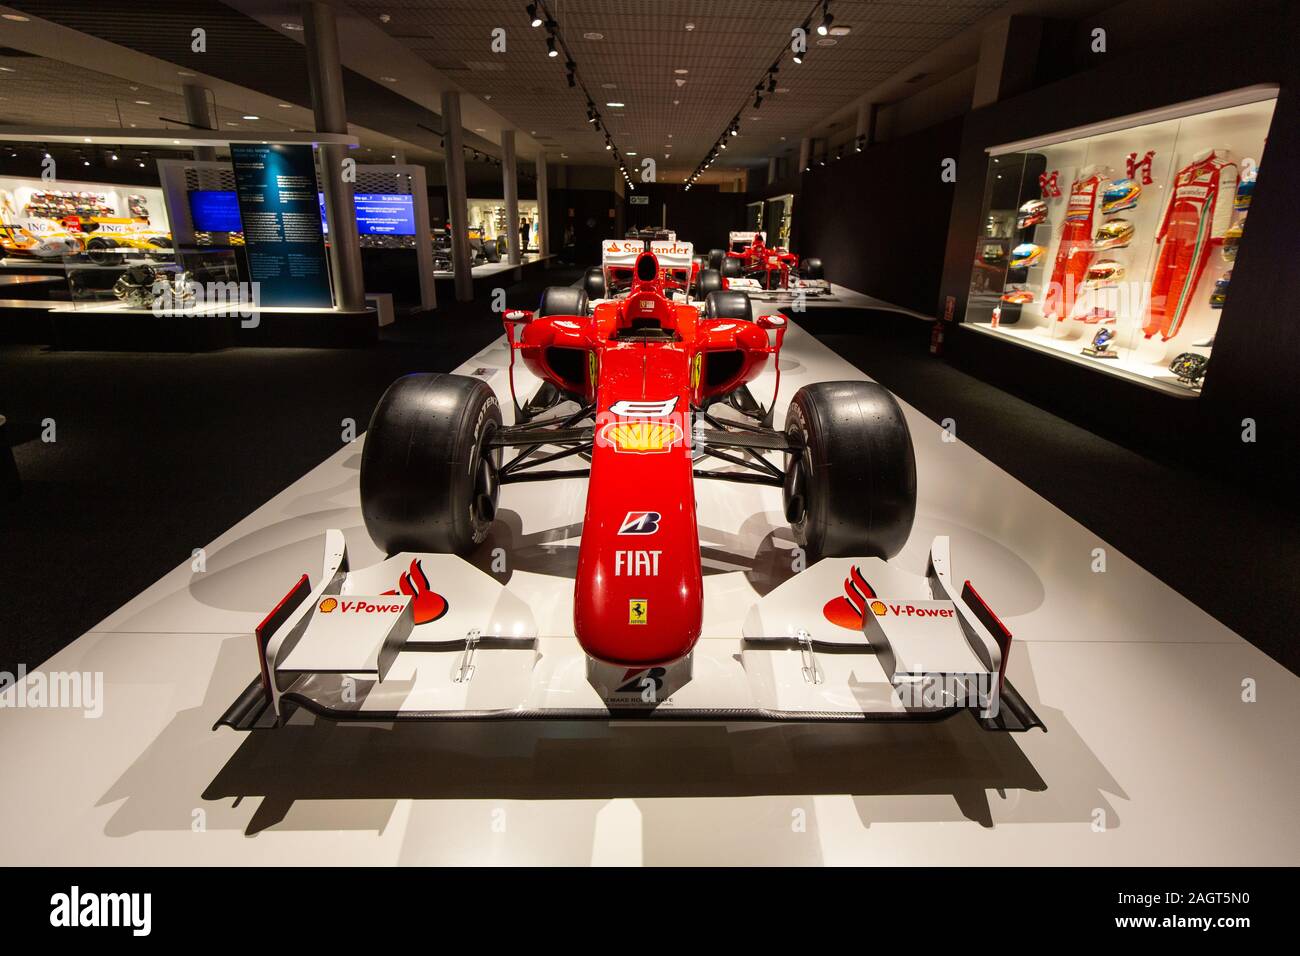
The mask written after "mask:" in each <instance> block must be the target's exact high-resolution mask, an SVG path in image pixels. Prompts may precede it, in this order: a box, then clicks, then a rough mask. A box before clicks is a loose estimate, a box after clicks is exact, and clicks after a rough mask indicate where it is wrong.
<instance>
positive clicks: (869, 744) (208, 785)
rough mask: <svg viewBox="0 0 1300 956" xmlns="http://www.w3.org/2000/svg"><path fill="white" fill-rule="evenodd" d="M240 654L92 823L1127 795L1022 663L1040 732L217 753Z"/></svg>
mask: <svg viewBox="0 0 1300 956" xmlns="http://www.w3.org/2000/svg"><path fill="white" fill-rule="evenodd" d="M255 666H256V665H255V661H254V658H253V655H252V653H251V647H250V643H249V639H248V638H243V637H231V638H227V639H225V640H224V642H223V644H222V647H221V650H220V653H219V655H218V660H217V663H216V666H215V668H214V671H213V679H212V680H211V681H210V683H209V686H208V690H207V693H206V695H205V699H204V701H203V703H202V704H201V705H200V706H199V707H195V708H190V709H187V710H183V711H180V712H179V713H177V715H176V716H175V718H174V719H173V720H172V721H171V723H170V724H169V725H168V727H167V728H166V729H165V730H164V731H163V732H162V733H161V734H159V736H158V737H157V738H156V739H155V740H154V741H153V743H152V744H151V745H150V746H149V747H148V748H147V749H146V751H145V752H144V753H143V754H142V755H141V756H140V757H139V759H138V760H137V761H136V762H135V763H134V764H133V765H132V766H131V767H130V768H129V769H128V770H127V771H126V772H125V773H124V774H123V775H122V776H121V777H120V778H119V780H118V781H117V782H116V783H115V785H114V786H113V787H112V788H111V789H110V790H109V792H108V793H106V794H104V795H103V796H102V797H101V798H100V800H99V805H101V806H103V805H108V804H113V803H117V804H119V805H118V806H117V808H116V809H115V811H114V813H113V816H112V817H111V819H110V821H109V823H108V824H107V826H106V832H107V833H108V835H110V836H115V837H124V836H128V835H130V834H133V833H138V832H150V831H157V830H182V829H191V828H192V820H193V819H194V818H195V817H196V816H197V814H198V810H200V809H201V810H202V811H203V812H202V816H203V818H204V821H205V826H206V828H207V829H209V830H226V831H229V830H242V831H243V832H244V834H245V835H247V836H253V835H256V834H258V833H261V832H264V831H267V830H275V831H281V832H296V831H321V830H327V831H370V832H373V833H375V834H376V835H378V834H382V833H383V832H384V831H385V830H386V829H387V828H388V827H389V826H390V825H392V824H394V814H395V813H396V811H397V808H398V805H399V803H400V802H401V801H406V800H413V801H443V802H441V803H419V804H418V805H417V806H418V811H419V814H420V816H421V818H422V819H425V820H426V822H429V825H430V826H434V827H436V828H438V827H442V826H445V825H446V821H443V820H433V821H431V822H430V820H429V818H430V815H434V816H435V817H436V815H437V814H440V813H443V812H444V811H445V813H446V814H449V815H451V816H455V815H456V814H457V813H458V812H460V810H458V808H461V807H464V806H468V805H473V806H478V805H479V804H478V803H469V804H463V803H458V802H457V801H470V802H474V801H480V802H481V801H542V802H549V801H573V802H574V803H573V804H572V805H571V807H566V814H567V815H569V816H572V814H579V815H580V816H581V817H582V819H581V821H580V825H579V826H578V827H577V831H578V832H587V831H588V830H590V829H591V827H590V826H589V824H592V820H590V819H588V816H591V817H594V816H595V815H596V814H597V813H599V812H600V809H601V808H602V807H604V806H608V805H609V802H610V801H615V800H632V801H655V800H662V799H664V798H679V799H691V800H709V799H723V800H726V801H727V802H726V803H725V804H722V805H723V806H727V807H736V808H740V807H744V808H747V809H745V810H743V811H741V810H737V811H736V813H735V814H723V815H722V817H721V818H720V820H721V821H722V823H721V824H720V825H726V826H731V827H736V828H739V829H741V830H744V829H745V828H747V827H755V826H760V825H761V826H771V825H772V824H771V819H772V815H773V814H774V813H775V814H776V815H777V816H779V817H781V818H782V819H783V820H786V821H787V824H786V825H788V819H789V817H788V814H789V813H793V812H798V813H804V814H809V815H813V816H815V813H816V810H815V806H814V803H813V801H812V800H811V797H813V796H816V795H819V794H833V795H849V796H851V797H852V798H853V804H854V807H855V809H856V812H857V817H858V821H859V823H860V825H861V826H862V827H864V828H866V827H870V826H871V825H873V824H878V823H888V822H944V823H960V822H962V821H970V822H973V823H976V824H978V825H979V826H981V827H995V826H999V827H1000V826H1013V825H1016V824H1024V823H1078V824H1081V825H1087V824H1093V823H1095V821H1096V820H1097V819H1098V812H1099V811H1101V812H1102V813H1103V814H1104V817H1103V818H1104V819H1105V821H1106V825H1107V827H1108V828H1110V829H1113V828H1115V827H1116V826H1118V825H1119V815H1118V812H1117V811H1116V809H1115V807H1114V806H1113V805H1112V803H1111V802H1110V799H1109V797H1110V796H1117V797H1119V798H1120V799H1127V797H1126V795H1125V794H1124V792H1123V790H1122V789H1121V787H1120V786H1119V784H1118V783H1117V782H1116V781H1115V780H1114V779H1113V778H1112V776H1111V775H1110V773H1109V772H1108V771H1107V770H1106V768H1105V767H1104V766H1103V765H1102V764H1101V763H1100V761H1099V760H1098V759H1097V758H1096V756H1095V755H1094V754H1093V753H1092V752H1091V750H1090V749H1089V748H1088V746H1087V745H1086V743H1085V742H1084V741H1083V740H1081V739H1080V738H1079V736H1078V735H1077V734H1076V733H1075V732H1074V730H1073V728H1072V727H1071V725H1070V723H1069V721H1068V720H1067V719H1066V717H1065V715H1064V714H1063V713H1061V712H1060V711H1057V710H1054V709H1053V708H1051V707H1047V706H1044V705H1043V703H1042V702H1041V701H1040V700H1039V699H1038V696H1037V691H1036V688H1035V687H1034V686H1033V681H1032V676H1031V677H1029V678H1028V679H1027V680H1026V679H1025V677H1024V675H1023V674H1022V678H1021V680H1022V686H1021V687H1020V688H1019V689H1020V691H1021V693H1022V694H1023V695H1024V696H1025V697H1026V699H1027V700H1028V701H1029V703H1030V704H1031V706H1032V707H1034V709H1035V710H1036V711H1037V712H1038V714H1039V715H1040V716H1041V717H1042V718H1043V720H1044V722H1045V723H1046V724H1047V726H1048V728H1049V730H1050V737H1047V738H1045V737H1043V736H1042V735H1041V732H1039V731H1031V732H1030V733H1029V734H1028V735H1012V734H1004V733H990V732H987V731H984V730H982V729H981V728H980V727H979V726H978V725H977V724H976V722H975V720H974V719H973V718H972V717H970V716H968V715H966V714H958V715H957V716H955V717H953V718H951V719H948V720H944V721H940V722H936V723H916V724H900V723H878V724H852V725H848V724H740V723H732V724H674V725H668V724H656V725H653V726H649V725H646V724H644V723H637V722H629V721H622V722H619V721H536V720H534V721H509V722H507V721H502V722H490V721H482V722H454V723H452V722H449V723H434V722H414V721H413V722H388V723H384V722H378V723H362V722H346V723H335V722H331V721H328V720H324V719H318V718H316V717H314V716H312V715H311V714H309V713H307V712H305V711H303V710H297V711H295V712H294V713H293V714H291V715H290V716H289V717H288V718H287V720H286V721H285V723H284V724H283V725H282V726H280V727H277V728H273V729H267V730H256V731H251V732H248V733H247V734H246V735H245V736H244V737H243V739H242V740H241V741H239V742H238V743H237V744H235V746H234V750H233V752H232V750H231V739H230V735H231V734H233V733H237V732H235V731H231V730H229V729H226V728H221V729H219V730H215V731H212V730H210V728H211V727H212V725H213V723H214V721H215V720H216V718H217V717H219V716H220V715H221V713H222V712H223V711H224V710H225V709H226V707H227V706H228V705H229V703H230V702H231V700H232V699H233V698H234V696H235V695H236V694H237V693H238V692H239V690H242V688H243V687H244V686H245V685H246V683H247V681H248V680H249V679H251V677H252V676H253V674H254V671H255ZM1038 741H1045V742H1048V743H1047V745H1046V746H1044V745H1043V744H1039V743H1038ZM1022 742H1023V743H1024V744H1025V746H1022ZM1028 750H1033V751H1036V752H1037V753H1039V754H1043V755H1046V759H1048V760H1050V768H1051V769H1050V771H1049V770H1044V771H1040V770H1039V769H1038V768H1036V767H1035V765H1034V764H1033V763H1032V762H1031V760H1030V758H1029V756H1028V755H1027V751H1028ZM1049 791H1050V793H1049ZM1037 795H1041V796H1037ZM741 797H750V798H753V797H767V798H778V799H777V800H776V804H777V805H778V806H776V807H775V808H774V807H773V805H772V801H759V802H758V803H757V804H755V803H751V802H741V803H736V802H735V800H734V798H741ZM250 798H257V799H256V803H255V805H253V803H252V801H251V800H250ZM783 798H784V799H783ZM786 804H789V807H786V806H785V805H786ZM511 805H512V806H520V804H515V803H512V804H511ZM550 805H551V806H553V807H554V806H555V805H554V804H550ZM653 805H654V806H657V807H660V808H661V810H659V811H656V812H666V811H662V807H663V806H664V805H663V804H653ZM760 807H761V808H765V809H762V810H761V811H760V809H758V808H760ZM556 809H557V811H558V808H556ZM413 812H415V811H413ZM727 821H729V822H727ZM815 823H816V821H815V820H813V821H811V822H810V824H809V825H814V824H815ZM547 832H548V831H547V829H546V825H545V822H544V821H543V820H540V819H539V822H538V823H537V828H536V832H534V833H533V834H532V835H531V843H532V844H536V843H537V842H539V841H540V842H541V843H546V842H547V841H548V840H558V839H560V837H559V835H558V834H556V835H553V836H549V837H548V836H547V835H546V834H547ZM754 835H755V836H757V835H758V834H754ZM557 846H558V845H557ZM554 848H555V847H551V849H554ZM570 849H571V848H567V847H566V853H567V852H569V850H570ZM536 850H537V847H536V846H535V845H532V846H531V851H536Z"/></svg>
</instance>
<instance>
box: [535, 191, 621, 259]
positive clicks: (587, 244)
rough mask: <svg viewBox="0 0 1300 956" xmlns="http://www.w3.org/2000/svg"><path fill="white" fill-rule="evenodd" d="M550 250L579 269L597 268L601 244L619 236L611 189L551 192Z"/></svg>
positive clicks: (616, 198)
mask: <svg viewBox="0 0 1300 956" xmlns="http://www.w3.org/2000/svg"><path fill="white" fill-rule="evenodd" d="M547 196H548V204H549V209H550V218H551V229H550V232H551V237H550V238H551V244H550V249H551V251H552V252H553V253H555V254H557V255H559V256H560V257H561V258H563V259H564V260H566V261H568V262H573V263H575V264H576V265H580V266H594V265H599V264H600V243H601V240H603V239H613V238H614V237H615V236H616V235H617V234H618V220H617V213H618V205H619V203H620V202H622V200H621V199H619V197H618V194H617V193H615V192H614V190H613V189H551V190H548V191H547Z"/></svg>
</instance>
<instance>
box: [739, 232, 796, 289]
mask: <svg viewBox="0 0 1300 956" xmlns="http://www.w3.org/2000/svg"><path fill="white" fill-rule="evenodd" d="M734 245H735V246H741V244H740V243H739V242H737V243H735V244H734ZM727 256H728V257H729V258H732V259H739V260H740V261H741V265H742V268H743V270H744V273H745V275H746V276H747V277H750V278H753V277H756V276H758V275H761V276H762V277H763V288H765V289H775V288H778V287H780V288H782V289H788V288H789V287H790V274H791V273H792V272H793V273H794V274H795V275H798V274H799V257H798V256H796V255H795V254H794V253H793V252H790V251H789V250H788V249H781V248H779V247H769V246H767V245H765V244H764V242H763V234H762V233H761V232H756V233H754V238H753V239H751V240H750V243H749V245H748V246H741V247H740V248H732V249H728V250H727ZM774 276H775V277H776V279H777V281H776V282H775V283H774V282H773V277H774Z"/></svg>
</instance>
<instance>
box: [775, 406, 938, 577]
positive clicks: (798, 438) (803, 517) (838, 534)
mask: <svg viewBox="0 0 1300 956" xmlns="http://www.w3.org/2000/svg"><path fill="white" fill-rule="evenodd" d="M785 430H786V435H787V436H789V437H790V439H791V441H792V442H795V443H798V444H801V445H803V451H802V452H801V453H800V454H799V455H797V456H794V458H793V460H792V461H791V462H790V466H789V468H788V469H787V471H786V478H785V489H784V499H785V512H786V520H787V521H789V522H790V527H791V529H792V530H793V531H794V535H795V540H796V541H798V543H799V545H800V546H801V547H802V548H803V549H804V551H805V553H806V554H807V557H808V561H809V563H811V562H813V561H816V560H817V559H818V558H825V557H850V556H852V557H857V556H863V557H878V558H891V557H893V556H894V555H895V554H897V553H898V552H899V551H901V550H902V548H903V545H905V544H906V543H907V538H908V536H909V535H910V534H911V531H912V522H913V519H914V518H915V517H916V458H915V456H914V454H913V451H912V437H911V434H910V433H909V431H908V428H907V421H906V419H904V418H903V411H902V409H901V408H899V407H898V402H896V401H895V400H894V396H892V395H891V394H889V392H888V391H886V390H885V389H884V388H883V387H881V386H880V385H877V384H876V383H875V382H820V383H818V384H816V385H805V386H804V387H803V388H801V389H799V391H797V392H796V393H795V395H794V398H793V399H791V400H790V408H789V411H788V412H787V413H786V426H785Z"/></svg>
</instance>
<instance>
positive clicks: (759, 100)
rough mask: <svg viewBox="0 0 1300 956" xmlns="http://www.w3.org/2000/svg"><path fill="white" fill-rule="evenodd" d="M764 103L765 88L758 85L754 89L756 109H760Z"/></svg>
mask: <svg viewBox="0 0 1300 956" xmlns="http://www.w3.org/2000/svg"><path fill="white" fill-rule="evenodd" d="M762 105H763V88H762V87H758V88H757V89H755V90H754V109H758V108H759V107H760V106H762Z"/></svg>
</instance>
